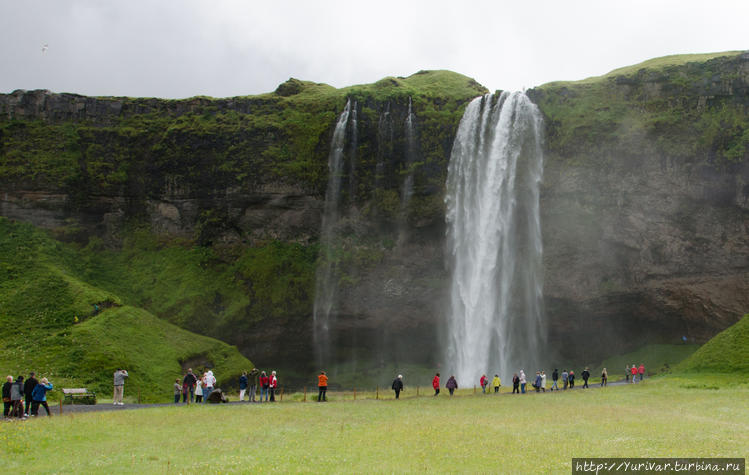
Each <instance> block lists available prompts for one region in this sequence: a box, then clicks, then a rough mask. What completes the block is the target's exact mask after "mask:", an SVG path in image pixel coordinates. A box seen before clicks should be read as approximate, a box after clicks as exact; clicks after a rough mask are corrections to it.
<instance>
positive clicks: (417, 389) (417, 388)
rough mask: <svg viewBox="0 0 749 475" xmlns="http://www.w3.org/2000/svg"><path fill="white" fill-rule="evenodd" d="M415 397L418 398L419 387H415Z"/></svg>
mask: <svg viewBox="0 0 749 475" xmlns="http://www.w3.org/2000/svg"><path fill="white" fill-rule="evenodd" d="M416 397H419V387H418V386H416Z"/></svg>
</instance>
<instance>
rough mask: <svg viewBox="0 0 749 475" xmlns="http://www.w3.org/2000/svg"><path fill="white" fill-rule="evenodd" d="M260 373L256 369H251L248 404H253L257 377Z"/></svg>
mask: <svg viewBox="0 0 749 475" xmlns="http://www.w3.org/2000/svg"><path fill="white" fill-rule="evenodd" d="M258 374H260V371H259V370H258V369H257V368H252V371H250V374H249V377H250V402H255V394H256V392H257V377H258Z"/></svg>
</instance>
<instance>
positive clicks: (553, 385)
mask: <svg viewBox="0 0 749 475" xmlns="http://www.w3.org/2000/svg"><path fill="white" fill-rule="evenodd" d="M558 379H559V370H558V369H557V368H554V371H553V372H552V373H551V390H552V391H553V390H555V389H556V390H557V391H559V386H557V380H558Z"/></svg>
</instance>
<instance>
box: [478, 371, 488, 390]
mask: <svg viewBox="0 0 749 475" xmlns="http://www.w3.org/2000/svg"><path fill="white" fill-rule="evenodd" d="M479 384H480V385H481V392H482V393H484V394H486V385H487V384H489V380H488V379H487V378H486V375H485V374H482V375H481V379H479Z"/></svg>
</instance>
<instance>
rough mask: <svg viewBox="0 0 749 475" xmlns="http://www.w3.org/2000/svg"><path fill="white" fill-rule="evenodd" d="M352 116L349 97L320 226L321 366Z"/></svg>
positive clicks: (316, 319)
mask: <svg viewBox="0 0 749 475" xmlns="http://www.w3.org/2000/svg"><path fill="white" fill-rule="evenodd" d="M354 107H356V106H354ZM350 116H351V101H350V100H348V101H347V102H346V106H345V107H344V108H343V112H341V115H340V116H339V117H338V122H337V123H336V126H335V130H334V131H333V139H332V140H331V143H330V152H329V154H328V187H327V189H326V190H325V207H324V209H323V215H322V228H321V230H320V253H321V259H320V262H319V264H318V266H317V270H316V273H315V305H314V308H313V313H312V320H313V338H314V344H315V353H316V355H315V356H316V358H317V363H318V366H319V367H323V366H324V365H326V364H330V361H331V360H330V349H331V338H330V330H331V326H332V325H331V310H332V308H333V304H334V303H335V298H336V293H337V290H338V286H337V285H336V283H335V280H334V276H333V274H334V271H335V268H334V267H335V255H334V254H335V252H334V249H335V242H334V240H335V227H336V225H337V224H338V218H339V211H338V205H339V200H340V194H341V178H342V176H343V158H344V148H345V145H346V129H347V126H348V125H349V122H350V121H349V117H350ZM353 125H354V126H355V125H356V124H353Z"/></svg>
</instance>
